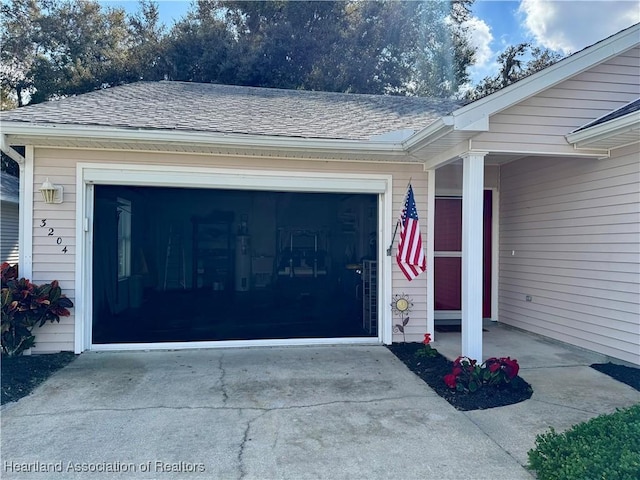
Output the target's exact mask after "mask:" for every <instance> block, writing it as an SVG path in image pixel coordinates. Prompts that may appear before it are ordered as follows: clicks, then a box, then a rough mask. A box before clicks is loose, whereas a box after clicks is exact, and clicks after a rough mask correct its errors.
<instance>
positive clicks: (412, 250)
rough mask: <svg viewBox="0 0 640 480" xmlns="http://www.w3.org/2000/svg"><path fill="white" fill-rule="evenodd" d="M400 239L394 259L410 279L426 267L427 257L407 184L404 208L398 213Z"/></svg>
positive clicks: (414, 203) (413, 200)
mask: <svg viewBox="0 0 640 480" xmlns="http://www.w3.org/2000/svg"><path fill="white" fill-rule="evenodd" d="M399 221H400V227H401V228H400V241H399V242H398V254H397V255H396V261H397V262H398V266H399V267H400V270H402V273H404V276H405V277H407V280H409V281H411V280H413V279H414V278H416V277H417V276H418V275H420V274H421V273H422V272H424V271H425V270H426V269H427V259H426V258H425V256H424V249H423V248H422V236H421V235H420V222H419V221H418V211H417V210H416V201H415V199H414V198H413V188H412V187H411V184H409V189H408V190H407V195H406V197H405V202H404V208H403V209H402V214H401V215H400V220H399Z"/></svg>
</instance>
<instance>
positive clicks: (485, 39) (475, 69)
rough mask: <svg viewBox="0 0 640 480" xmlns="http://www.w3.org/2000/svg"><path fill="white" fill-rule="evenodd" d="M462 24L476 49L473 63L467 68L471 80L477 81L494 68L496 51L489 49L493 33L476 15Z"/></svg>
mask: <svg viewBox="0 0 640 480" xmlns="http://www.w3.org/2000/svg"><path fill="white" fill-rule="evenodd" d="M464 26H465V27H467V28H468V29H469V36H468V38H469V41H470V43H471V46H473V47H474V48H475V49H476V57H475V64H474V65H473V66H472V67H471V68H470V69H469V73H470V74H471V80H472V82H473V83H477V82H478V81H479V80H480V79H482V78H484V77H486V76H488V75H490V74H492V73H494V72H495V70H496V52H494V51H493V50H492V49H491V42H493V34H492V33H491V27H490V26H489V25H488V24H487V23H486V22H485V21H484V20H482V19H480V18H477V17H471V18H470V19H469V20H467V21H466V22H465V25H464Z"/></svg>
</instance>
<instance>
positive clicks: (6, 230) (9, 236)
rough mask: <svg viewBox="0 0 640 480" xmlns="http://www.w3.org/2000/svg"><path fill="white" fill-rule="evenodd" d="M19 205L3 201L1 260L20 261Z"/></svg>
mask: <svg viewBox="0 0 640 480" xmlns="http://www.w3.org/2000/svg"><path fill="white" fill-rule="evenodd" d="M18 210H19V209H18V205H16V204H15V203H10V202H2V205H1V206H0V219H1V221H0V232H1V234H2V235H1V237H0V262H2V263H4V262H9V263H10V264H11V265H15V264H16V263H18V254H19V250H18V221H19V220H18Z"/></svg>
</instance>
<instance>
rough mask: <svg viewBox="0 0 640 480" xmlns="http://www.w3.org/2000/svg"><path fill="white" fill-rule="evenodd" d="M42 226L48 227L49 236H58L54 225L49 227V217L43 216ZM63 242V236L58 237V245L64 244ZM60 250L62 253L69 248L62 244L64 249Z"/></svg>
mask: <svg viewBox="0 0 640 480" xmlns="http://www.w3.org/2000/svg"><path fill="white" fill-rule="evenodd" d="M40 228H46V229H48V233H47V237H56V235H55V229H54V228H52V227H48V226H47V219H46V218H43V219H42V220H40ZM62 243H63V240H62V237H56V245H60V246H62ZM60 251H61V252H62V253H67V252H68V251H69V249H68V248H67V245H64V246H62V249H61V250H60Z"/></svg>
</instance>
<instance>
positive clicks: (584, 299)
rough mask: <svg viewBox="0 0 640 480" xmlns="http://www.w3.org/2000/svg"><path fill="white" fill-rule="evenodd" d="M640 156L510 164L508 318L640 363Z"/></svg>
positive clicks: (504, 203)
mask: <svg viewBox="0 0 640 480" xmlns="http://www.w3.org/2000/svg"><path fill="white" fill-rule="evenodd" d="M639 155H640V149H639V146H638V145H637V144H636V145H635V146H630V147H626V148H623V149H620V150H618V151H614V156H613V157H612V158H610V159H606V160H595V159H592V160H588V159H568V158H564V159H554V158H526V159H523V160H519V161H517V162H513V163H510V164H507V165H504V166H502V167H501V178H500V184H501V194H500V285H499V289H500V290H499V298H500V304H499V315H500V316H499V318H500V321H501V322H504V323H506V324H509V325H513V326H516V327H519V328H523V329H526V330H529V331H532V332H535V333H538V334H542V335H546V336H549V337H552V338H554V339H557V340H560V341H564V342H568V343H571V344H574V345H577V346H580V347H583V348H587V349H590V350H595V351H597V352H600V353H603V354H605V355H609V356H611V357H613V358H617V359H620V360H624V361H628V362H632V363H635V364H640V201H639V198H640V162H639ZM512 253H513V254H512ZM527 295H529V296H531V297H532V301H531V302H527V301H526V296H527Z"/></svg>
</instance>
